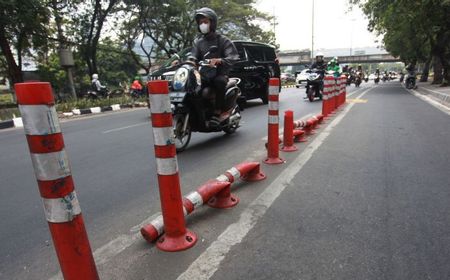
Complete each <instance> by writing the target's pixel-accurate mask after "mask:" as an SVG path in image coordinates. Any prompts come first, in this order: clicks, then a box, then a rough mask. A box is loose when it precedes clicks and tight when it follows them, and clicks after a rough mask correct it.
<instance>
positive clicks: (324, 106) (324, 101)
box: [322, 79, 329, 118]
mask: <svg viewBox="0 0 450 280" xmlns="http://www.w3.org/2000/svg"><path fill="white" fill-rule="evenodd" d="M325 85H326V80H325V79H324V81H323V94H322V115H323V116H324V117H325V118H326V117H327V116H328V108H327V106H328V102H329V101H328V98H329V94H328V92H329V87H327V86H325Z"/></svg>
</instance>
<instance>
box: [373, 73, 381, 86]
mask: <svg viewBox="0 0 450 280" xmlns="http://www.w3.org/2000/svg"><path fill="white" fill-rule="evenodd" d="M374 82H375V84H376V85H378V83H379V82H380V75H379V74H377V75H376V76H375V79H374Z"/></svg>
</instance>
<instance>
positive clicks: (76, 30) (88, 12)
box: [68, 0, 124, 75]
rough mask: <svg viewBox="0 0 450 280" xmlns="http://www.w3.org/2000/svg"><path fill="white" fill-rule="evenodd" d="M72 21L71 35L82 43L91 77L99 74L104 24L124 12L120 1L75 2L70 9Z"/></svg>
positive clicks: (82, 50)
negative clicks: (99, 56)
mask: <svg viewBox="0 0 450 280" xmlns="http://www.w3.org/2000/svg"><path fill="white" fill-rule="evenodd" d="M68 9H69V10H70V15H71V17H72V20H71V22H70V24H69V25H70V30H71V33H72V34H74V35H75V38H76V41H77V42H80V45H81V46H80V52H81V54H82V56H83V59H84V60H85V62H86V65H87V67H88V72H89V75H92V74H94V73H98V65H97V50H98V48H97V47H98V44H99V42H100V36H101V35H102V30H103V27H104V24H105V23H106V22H107V20H108V17H111V16H112V15H114V14H116V13H118V12H119V11H121V10H123V9H124V7H123V6H122V5H121V1H120V0H108V1H106V0H91V1H73V2H72V4H71V5H70V6H69V7H68Z"/></svg>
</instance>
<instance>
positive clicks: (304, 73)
mask: <svg viewBox="0 0 450 280" xmlns="http://www.w3.org/2000/svg"><path fill="white" fill-rule="evenodd" d="M308 70H309V69H303V70H302V71H301V72H297V76H296V77H295V86H296V87H297V88H299V87H300V84H301V83H302V82H306V80H307V79H308V73H307V71H308Z"/></svg>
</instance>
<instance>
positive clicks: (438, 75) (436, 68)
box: [433, 55, 444, 85]
mask: <svg viewBox="0 0 450 280" xmlns="http://www.w3.org/2000/svg"><path fill="white" fill-rule="evenodd" d="M433 72H434V77H433V84H434V85H437V84H440V83H442V80H443V78H444V76H443V75H442V63H441V59H440V58H439V56H437V55H433Z"/></svg>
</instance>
